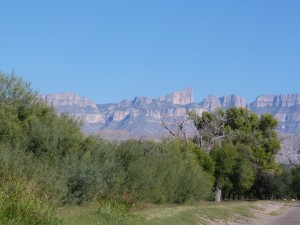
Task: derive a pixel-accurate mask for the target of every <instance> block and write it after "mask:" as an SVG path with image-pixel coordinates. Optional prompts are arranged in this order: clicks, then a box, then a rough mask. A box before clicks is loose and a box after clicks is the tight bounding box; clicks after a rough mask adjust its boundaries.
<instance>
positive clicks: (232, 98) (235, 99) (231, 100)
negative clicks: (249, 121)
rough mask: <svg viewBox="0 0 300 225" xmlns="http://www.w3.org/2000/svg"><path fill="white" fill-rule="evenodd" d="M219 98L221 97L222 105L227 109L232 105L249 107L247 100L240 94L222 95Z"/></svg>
mask: <svg viewBox="0 0 300 225" xmlns="http://www.w3.org/2000/svg"><path fill="white" fill-rule="evenodd" d="M219 99H220V104H221V107H222V108H224V109H227V108H229V107H232V106H234V107H237V108H246V107H247V102H246V100H245V99H244V98H242V97H240V96H238V95H229V96H225V97H221V98H219Z"/></svg>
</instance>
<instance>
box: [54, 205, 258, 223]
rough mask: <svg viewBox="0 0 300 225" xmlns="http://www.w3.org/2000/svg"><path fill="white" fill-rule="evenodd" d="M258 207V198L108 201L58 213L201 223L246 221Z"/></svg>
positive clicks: (89, 219) (103, 219) (86, 219)
mask: <svg viewBox="0 0 300 225" xmlns="http://www.w3.org/2000/svg"><path fill="white" fill-rule="evenodd" d="M255 210H258V206H257V205H256V204H255V202H241V201H237V202H223V203H221V204H217V203H214V202H200V203H197V204H193V205H152V204H144V205H138V206H134V207H130V206H128V205H124V203H120V202H111V201H107V202H104V203H101V204H100V205H95V204H94V205H85V206H67V207H64V208H59V209H58V211H57V216H58V217H59V218H61V219H63V220H64V221H65V222H66V223H67V224H68V225H81V224H82V225H97V224H99V225H140V224H145V225H173V224H176V225H196V224H197V225H198V224H207V225H209V224H211V222H214V223H215V224H217V223H218V221H223V222H227V221H238V222H243V221H246V220H247V218H252V217H254V211H255Z"/></svg>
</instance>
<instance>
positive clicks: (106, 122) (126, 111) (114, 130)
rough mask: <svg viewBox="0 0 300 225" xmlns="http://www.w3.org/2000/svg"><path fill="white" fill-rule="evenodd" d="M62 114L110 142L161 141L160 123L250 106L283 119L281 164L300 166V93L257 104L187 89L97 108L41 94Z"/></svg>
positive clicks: (268, 97) (62, 96) (264, 97)
mask: <svg viewBox="0 0 300 225" xmlns="http://www.w3.org/2000/svg"><path fill="white" fill-rule="evenodd" d="M42 98H43V99H45V100H46V101H47V102H48V104H49V105H52V106H54V107H55V108H56V110H57V112H58V113H59V114H60V113H68V114H70V115H72V116H74V117H75V118H80V119H82V120H83V121H84V125H83V131H84V132H85V133H87V134H92V133H96V134H99V135H101V136H102V137H103V138H104V139H108V140H125V139H130V138H136V139H161V138H162V137H167V136H168V132H167V131H166V130H165V129H164V128H163V127H162V125H161V124H160V123H159V122H160V121H166V122H168V123H169V124H172V123H173V122H174V121H175V120H176V119H179V118H182V117H184V116H186V112H187V111H188V110H196V111H197V112H199V113H200V114H201V113H202V112H204V111H213V110H215V109H216V108H218V107H222V108H223V109H226V108H229V107H231V106H235V107H243V108H248V109H250V110H251V111H253V112H255V113H257V114H263V113H271V114H273V115H274V116H275V118H277V119H278V121H279V125H278V128H277V129H278V132H279V133H280V134H281V137H284V138H283V139H284V140H283V150H282V154H283V155H278V160H279V161H281V162H283V163H288V162H289V159H288V157H287V155H288V156H289V158H290V159H291V160H292V161H294V162H300V158H298V154H297V152H296V150H295V149H298V147H297V146H298V142H299V148H300V139H299V137H300V94H287V95H261V96H259V97H257V98H256V99H255V101H254V102H252V103H247V102H246V100H245V99H244V98H242V97H240V96H238V95H229V96H225V97H217V96H214V95H210V96H207V97H206V98H205V99H204V100H203V101H201V102H199V103H197V102H195V101H194V98H193V90H192V89H191V88H186V89H184V90H182V91H176V92H173V93H171V94H168V95H166V96H162V97H159V98H157V99H150V98H147V97H135V98H134V99H133V100H123V101H121V102H119V103H108V104H96V103H95V102H94V101H92V100H90V99H88V98H85V97H81V96H79V95H77V94H75V93H61V94H47V95H42ZM298 140H299V141H298Z"/></svg>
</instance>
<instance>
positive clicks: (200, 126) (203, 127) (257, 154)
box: [188, 107, 280, 201]
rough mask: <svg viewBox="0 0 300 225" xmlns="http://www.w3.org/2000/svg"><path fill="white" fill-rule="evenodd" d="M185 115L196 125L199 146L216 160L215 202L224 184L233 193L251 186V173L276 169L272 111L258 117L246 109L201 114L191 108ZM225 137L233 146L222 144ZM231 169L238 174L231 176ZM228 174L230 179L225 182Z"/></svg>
mask: <svg viewBox="0 0 300 225" xmlns="http://www.w3.org/2000/svg"><path fill="white" fill-rule="evenodd" d="M188 115H189V116H190V118H191V120H192V121H193V123H194V125H195V127H196V128H197V131H198V132H197V138H196V139H197V140H199V147H200V148H202V149H204V150H206V151H208V152H211V155H212V157H213V159H215V163H216V172H215V179H216V183H215V188H216V197H215V198H216V201H220V200H221V197H220V196H221V190H222V188H223V187H225V186H226V185H225V183H227V186H228V184H229V183H230V186H231V188H234V189H235V191H236V192H242V191H245V190H247V189H249V188H250V187H251V186H252V185H253V182H254V174H257V173H259V172H261V171H266V170H274V171H276V170H278V165H277V163H276V161H275V154H276V153H277V152H278V151H279V149H280V141H279V138H278V135H277V132H276V130H275V129H276V126H277V120H276V119H275V118H274V117H273V116H272V115H271V114H264V115H262V116H260V117H258V115H257V114H255V113H253V112H251V111H249V110H248V109H244V108H235V107H232V108H229V109H227V110H226V111H223V110H222V109H220V108H219V109H217V110H216V111H215V112H204V113H203V114H202V115H201V116H200V115H198V114H197V113H196V112H193V111H192V112H189V114H188ZM228 139H229V140H230V141H231V142H232V144H233V146H236V147H230V148H229V146H228V145H227V144H226V145H224V144H222V142H224V140H228ZM216 145H217V147H215V146H216ZM214 148H216V149H214ZM233 151H235V152H236V154H233ZM222 157H224V159H222V160H221V158H222ZM218 164H219V165H218ZM220 168H222V169H223V171H221V170H220ZM233 169H234V170H233ZM232 171H235V173H237V171H239V173H238V174H236V175H233V172H232ZM230 177H231V178H232V179H231V181H230V182H227V181H229V180H230ZM225 178H226V179H225ZM225 180H226V182H224V181H225Z"/></svg>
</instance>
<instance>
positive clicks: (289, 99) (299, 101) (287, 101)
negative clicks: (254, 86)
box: [251, 94, 300, 108]
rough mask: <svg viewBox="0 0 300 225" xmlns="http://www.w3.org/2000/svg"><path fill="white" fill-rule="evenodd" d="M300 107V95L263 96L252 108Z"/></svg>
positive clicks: (258, 98) (257, 99)
mask: <svg viewBox="0 0 300 225" xmlns="http://www.w3.org/2000/svg"><path fill="white" fill-rule="evenodd" d="M296 105H300V94H288V95H261V96H259V97H257V98H256V100H255V101H254V102H253V103H252V104H251V107H252V108H262V107H281V108H284V107H292V106H296Z"/></svg>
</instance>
